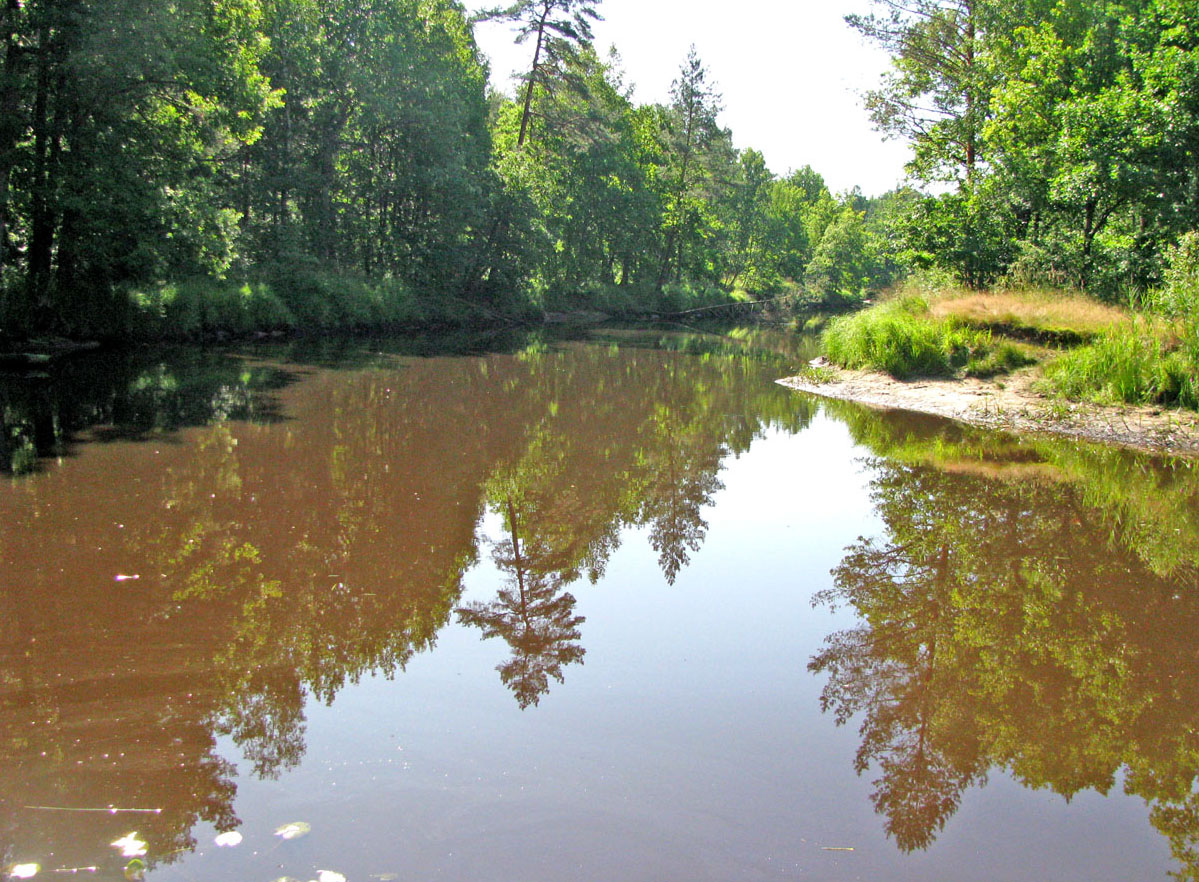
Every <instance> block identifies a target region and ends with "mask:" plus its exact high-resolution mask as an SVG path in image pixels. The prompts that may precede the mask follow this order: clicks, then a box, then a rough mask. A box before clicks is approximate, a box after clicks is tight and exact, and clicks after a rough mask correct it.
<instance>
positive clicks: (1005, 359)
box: [823, 293, 1031, 379]
mask: <svg viewBox="0 0 1199 882" xmlns="http://www.w3.org/2000/svg"><path fill="white" fill-rule="evenodd" d="M823 339H824V348H825V353H826V355H827V356H828V358H829V359H830V360H831V361H833V362H834V363H836V364H839V365H841V366H842V367H846V368H851V369H855V370H874V371H882V372H884V373H887V374H890V375H891V376H893V377H896V378H898V379H907V378H910V377H921V376H925V377H951V376H957V375H961V376H970V377H989V376H994V375H996V374H1000V373H1006V372H1008V371H1011V370H1014V369H1015V368H1017V367H1020V366H1022V365H1024V364H1028V363H1030V361H1031V358H1030V356H1029V355H1028V354H1027V353H1026V352H1025V350H1024V348H1023V347H1021V346H1019V345H1018V344H1016V343H1014V342H1012V341H1008V340H997V339H995V337H994V335H993V334H992V332H991V331H990V330H989V329H988V328H981V327H973V326H971V324H970V323H969V322H968V321H965V320H964V319H962V318H961V317H959V316H956V315H937V314H936V313H935V312H934V311H933V309H932V307H931V305H930V303H929V300H928V299H927V298H926V297H924V296H921V295H918V294H911V293H905V294H901V295H899V296H896V297H894V298H891V299H889V300H886V301H884V302H882V303H880V304H877V305H875V306H873V307H871V308H869V309H867V310H864V311H862V312H858V313H854V314H852V315H847V316H840V317H838V318H836V319H834V320H833V321H832V322H830V323H829V325H828V327H827V328H826V329H825V331H824V338H823Z"/></svg>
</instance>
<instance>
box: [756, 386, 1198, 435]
mask: <svg viewBox="0 0 1199 882" xmlns="http://www.w3.org/2000/svg"><path fill="white" fill-rule="evenodd" d="M820 369H821V371H822V372H824V371H828V372H831V376H829V378H828V379H818V378H814V377H812V376H805V375H802V374H801V375H798V376H793V377H785V378H783V379H781V380H778V381H777V382H778V383H779V384H781V385H783V386H786V387H787V388H789V389H794V390H796V391H798V392H807V393H809V394H811V395H817V396H820V397H823V398H835V399H838V400H841V401H852V402H856V403H858V404H863V405H866V406H867V407H873V408H876V409H879V410H909V411H916V412H918V413H926V414H932V415H934V416H940V417H946V418H948V419H953V420H957V421H959V422H963V423H967V424H969V425H973V426H981V427H983V428H988V429H1002V430H1007V431H1010V432H1017V433H1023V434H1049V435H1057V436H1064V437H1069V438H1077V439H1080V440H1086V441H1097V442H1102V443H1106V444H1116V445H1120V446H1123V447H1131V448H1135V449H1137V450H1147V451H1152V452H1155V453H1169V454H1176V455H1183V456H1199V413H1194V412H1192V411H1185V410H1175V409H1167V408H1161V407H1145V406H1132V405H1124V406H1109V405H1100V404H1091V403H1087V402H1072V401H1063V400H1061V399H1056V398H1049V397H1046V396H1044V395H1042V394H1040V393H1039V392H1037V391H1036V390H1035V389H1034V387H1033V384H1034V380H1035V377H1036V374H1035V370H1034V369H1025V370H1023V371H1017V372H1016V373H1014V374H1010V375H1008V376H1006V377H1003V378H1001V380H1000V382H995V381H994V380H976V379H963V380H939V379H928V378H922V379H914V380H897V379H895V378H894V377H891V376H888V375H886V374H881V373H875V372H872V371H851V370H843V369H841V368H833V367H831V366H827V367H826V366H823V365H821V366H820Z"/></svg>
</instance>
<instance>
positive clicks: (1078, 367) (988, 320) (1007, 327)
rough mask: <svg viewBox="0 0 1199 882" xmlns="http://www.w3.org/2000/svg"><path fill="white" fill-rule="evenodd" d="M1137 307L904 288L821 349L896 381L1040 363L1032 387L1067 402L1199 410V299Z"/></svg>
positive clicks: (1055, 296)
mask: <svg viewBox="0 0 1199 882" xmlns="http://www.w3.org/2000/svg"><path fill="white" fill-rule="evenodd" d="M1178 287H1179V286H1175V288H1178ZM1184 293H1185V292H1184ZM1167 294H1168V295H1169V296H1168V297H1167V296H1166V295H1167ZM1163 303H1165V304H1167V305H1169V306H1170V307H1171V308H1170V309H1165V308H1163V307H1162V304H1163ZM1137 306H1138V308H1136V309H1125V308H1120V307H1117V306H1113V305H1110V304H1105V303H1100V302H1098V301H1096V300H1094V299H1092V298H1089V297H1086V296H1085V295H1082V294H1071V293H1065V292H1058V291H1043V290H1034V291H994V292H990V291H966V290H961V289H941V290H937V291H933V292H921V291H915V290H913V289H908V290H901V291H899V292H897V293H896V294H894V295H893V296H892V297H890V298H888V299H886V300H884V301H882V302H881V303H878V304H876V305H875V306H872V307H871V308H869V309H866V310H863V311H862V312H858V313H855V314H853V315H849V316H843V317H841V318H838V319H834V320H833V321H832V322H830V324H829V326H828V327H827V329H826V330H825V332H824V347H825V353H826V355H827V356H828V358H829V359H830V360H831V361H832V362H834V363H835V364H838V365H840V366H841V367H845V368H851V369H858V370H873V371H881V372H883V373H887V374H890V375H891V376H893V377H896V378H897V379H907V378H910V377H919V376H926V377H953V376H958V377H961V376H973V377H991V376H996V375H999V374H1003V373H1007V372H1010V371H1012V370H1015V369H1017V368H1019V367H1023V366H1025V365H1028V364H1033V363H1040V368H1039V369H1040V371H1041V379H1040V381H1039V388H1040V389H1042V390H1043V391H1045V392H1048V393H1049V394H1052V395H1057V396H1060V397H1062V398H1065V399H1070V400H1074V401H1091V402H1094V403H1098V404H1140V405H1160V406H1168V407H1170V406H1172V407H1185V408H1189V409H1192V410H1199V296H1194V297H1190V298H1187V297H1184V296H1182V294H1180V293H1179V292H1178V290H1175V289H1164V290H1163V292H1160V293H1158V294H1152V295H1146V296H1144V297H1142V298H1141V301H1140V302H1139V303H1138V304H1137Z"/></svg>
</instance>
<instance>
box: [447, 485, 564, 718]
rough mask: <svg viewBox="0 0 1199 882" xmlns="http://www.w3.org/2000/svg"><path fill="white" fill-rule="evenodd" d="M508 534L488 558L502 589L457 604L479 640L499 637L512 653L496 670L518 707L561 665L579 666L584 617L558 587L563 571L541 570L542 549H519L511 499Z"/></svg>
mask: <svg viewBox="0 0 1199 882" xmlns="http://www.w3.org/2000/svg"><path fill="white" fill-rule="evenodd" d="M503 507H504V528H505V529H506V530H507V531H508V535H507V536H506V537H505V538H504V539H503V540H501V541H500V542H498V543H496V545H495V547H494V548H493V549H492V560H493V561H495V564H496V566H497V567H498V568H499V569H500V570H501V571H502V572H503V573H504V574H505V583H506V584H505V587H504V588H501V589H500V591H499V596H498V597H497V598H496V599H495V600H494V601H492V602H491V603H478V602H475V603H469V604H466V605H464V606H461V607H459V608H458V610H457V613H458V620H459V621H460V622H462V623H463V624H466V625H471V626H473V627H476V628H479V629H480V630H481V631H482V632H483V637H484V638H490V637H500V638H502V639H503V640H504V642H506V643H507V644H508V645H509V646H510V647H511V648H512V656H511V658H509V659H508V660H507V661H505V662H502V663H501V664H500V665H499V666H498V667H497V670H498V671H499V672H500V679H501V680H502V681H503V683H504V685H505V686H507V687H508V688H509V689H511V690H512V692H513V694H514V695H515V696H516V702H517V704H519V705H520V707H521V709H522V710H523V709H525V708H527V707H528V706H529V705H530V704H534V705H535V704H537V703H538V702H539V701H540V700H541V696H542V695H544V694H545V693H546V692H548V691H549V688H550V687H549V680H550V678H551V677H553V678H554V679H555V680H557V681H558V682H559V683H561V682H563V676H562V668H563V666H564V665H570V664H582V662H583V656H584V655H585V654H586V652H587V651H586V650H585V649H583V647H582V646H581V645H580V644H579V640H580V638H581V637H582V636H583V635H582V632H581V631H580V630H579V625H581V624H582V623H583V622H584V621H585V619H584V618H583V617H582V616H576V615H574V608H575V598H574V595H573V594H570V593H569V592H566V591H564V590H563V587H564V585H565V581H564V574H563V573H560V572H555V571H553V570H547V569H545V568H544V566H545V558H546V557H547V556H548V555H549V552H547V550H546V549H544V548H540V547H538V545H537V544H536V541H534V542H533V543H531V544H530V543H528V542H526V544H525V547H524V549H523V551H522V549H521V538H520V531H521V526H522V525H521V521H520V516H519V514H518V513H517V510H516V505H515V504H514V503H513V501H512V497H511V496H509V497H507V498H506V499H505V500H504V502H503Z"/></svg>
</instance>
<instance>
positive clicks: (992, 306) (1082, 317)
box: [930, 290, 1132, 342]
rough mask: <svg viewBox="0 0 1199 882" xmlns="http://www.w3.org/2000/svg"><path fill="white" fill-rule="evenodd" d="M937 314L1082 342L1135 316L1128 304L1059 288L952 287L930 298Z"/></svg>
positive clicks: (1014, 331) (1004, 330)
mask: <svg viewBox="0 0 1199 882" xmlns="http://www.w3.org/2000/svg"><path fill="white" fill-rule="evenodd" d="M930 308H931V313H932V315H933V316H935V317H937V318H956V319H958V320H960V321H963V322H965V323H967V324H970V325H974V326H977V327H982V328H989V329H991V330H993V331H995V332H997V333H1009V334H1014V335H1017V336H1029V337H1034V338H1044V339H1060V340H1062V341H1063V342H1071V341H1073V342H1079V341H1081V340H1085V339H1089V338H1091V337H1094V336H1095V335H1097V334H1100V333H1102V332H1103V331H1105V330H1107V329H1108V328H1110V327H1113V326H1116V325H1120V324H1124V323H1127V322H1129V321H1130V320H1131V317H1132V316H1131V313H1130V312H1129V311H1128V310H1125V309H1120V308H1118V307H1115V306H1109V305H1107V304H1104V303H1099V302H1098V301H1096V300H1094V299H1092V298H1090V297H1086V296H1084V295H1081V294H1069V293H1062V292H1057V291H1036V290H1031V291H967V290H950V291H946V292H944V293H943V294H941V296H939V297H936V298H935V299H933V300H932V302H931V303H930Z"/></svg>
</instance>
